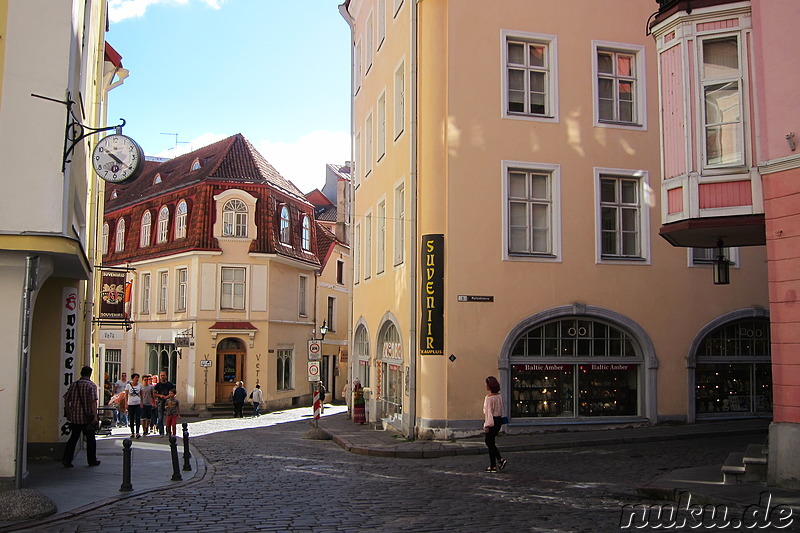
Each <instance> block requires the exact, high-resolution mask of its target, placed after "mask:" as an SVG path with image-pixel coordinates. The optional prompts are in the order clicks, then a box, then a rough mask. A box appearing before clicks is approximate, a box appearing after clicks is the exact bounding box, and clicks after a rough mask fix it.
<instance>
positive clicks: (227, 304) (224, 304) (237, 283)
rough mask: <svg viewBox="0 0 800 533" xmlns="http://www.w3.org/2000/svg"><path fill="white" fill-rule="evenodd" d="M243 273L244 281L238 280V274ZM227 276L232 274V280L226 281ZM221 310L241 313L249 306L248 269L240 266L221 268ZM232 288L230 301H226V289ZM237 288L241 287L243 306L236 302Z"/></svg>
mask: <svg viewBox="0 0 800 533" xmlns="http://www.w3.org/2000/svg"><path fill="white" fill-rule="evenodd" d="M239 273H241V274H242V275H243V279H241V280H239V279H236V274H239ZM226 274H232V275H233V277H232V278H231V279H225V275H226ZM219 280H220V285H219V308H220V309H222V310H232V311H241V310H244V309H245V308H246V306H247V268H246V267H240V266H221V267H220V271H219ZM226 286H229V287H230V301H226V297H225V287H226ZM236 287H241V290H242V292H241V304H239V302H237V301H236V296H237V295H236Z"/></svg>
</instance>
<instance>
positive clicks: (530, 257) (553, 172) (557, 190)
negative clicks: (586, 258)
mask: <svg viewBox="0 0 800 533" xmlns="http://www.w3.org/2000/svg"><path fill="white" fill-rule="evenodd" d="M513 171H520V172H526V173H529V172H536V173H542V174H547V175H548V176H549V184H548V185H549V189H550V198H549V204H550V251H549V253H533V252H530V253H523V252H513V253H512V252H509V247H510V244H511V234H510V233H511V232H510V227H509V222H510V216H511V210H510V209H509V202H510V199H509V194H510V191H509V174H510V173H511V172H513ZM500 181H501V183H502V201H503V204H502V210H501V213H502V217H503V218H502V221H503V223H502V230H503V238H502V240H501V242H502V258H503V261H534V262H550V263H552V262H561V253H562V244H561V232H562V222H561V165H553V164H548V163H535V162H530V161H503V162H502V180H500Z"/></svg>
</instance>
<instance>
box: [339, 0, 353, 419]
mask: <svg viewBox="0 0 800 533" xmlns="http://www.w3.org/2000/svg"><path fill="white" fill-rule="evenodd" d="M348 3H349V1H346V2H344V3H342V4H341V5H339V14H340V15H342V18H343V19H344V20H345V22H347V25H348V26H350V158H349V159H350V161H352V162H353V163H352V167H351V169H350V183H349V185H348V194H347V195H346V197H347V213H345V217H346V221H347V226H346V227H345V238H346V239H347V241H348V242H347V244H348V246H349V247H350V283H349V294H350V304H349V305H348V306H347V307H348V309H347V387H348V391H351V390H352V388H353V379H354V377H355V376H354V373H353V361H352V359H351V357H352V355H353V354H354V353H355V351H354V350H353V278H352V275H353V271H354V270H353V268H352V267H353V261H352V259H353V248H354V247H355V243H354V242H353V239H352V238H350V235H349V231H348V229H347V228H351V229H352V227H353V225H352V222H353V220H352V215H353V198H354V196H355V190H353V178H354V172H353V171H354V170H356V169H355V166H356V163H357V161H356V160H355V158H354V157H353V153H354V151H353V142H354V141H353V137H354V135H353V133H354V131H355V118H354V115H355V106H354V105H353V91H354V90H355V86H354V83H353V82H354V80H353V77H354V76H353V73H354V66H355V28H354V25H355V21H354V20H353V17H351V16H350V13H349V12H348V11H347V5H348ZM343 399H344V401H345V404H346V405H350V404H349V399H348V398H343ZM348 416H350V415H349V409H348Z"/></svg>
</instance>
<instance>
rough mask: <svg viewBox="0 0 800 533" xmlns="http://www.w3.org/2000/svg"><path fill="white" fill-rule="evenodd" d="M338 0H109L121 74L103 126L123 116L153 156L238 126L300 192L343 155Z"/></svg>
mask: <svg viewBox="0 0 800 533" xmlns="http://www.w3.org/2000/svg"><path fill="white" fill-rule="evenodd" d="M340 3H342V0H109V3H108V5H109V31H108V33H107V34H106V41H107V42H108V43H109V44H110V45H111V46H113V47H114V49H115V50H116V51H117V52H119V54H120V55H121V56H122V65H123V67H124V68H126V69H128V70H129V71H130V76H129V77H128V78H126V79H125V81H124V83H123V84H122V85H120V86H119V87H117V88H115V89H113V90H112V91H111V92H110V93H109V98H108V102H109V103H108V125H110V126H113V125H116V124H119V123H120V120H119V119H120V118H123V119H125V121H126V125H125V127H124V129H123V133H124V134H125V135H128V136H129V137H132V138H133V139H135V140H136V141H137V142H138V143H139V144H140V145H141V146H142V148H143V149H144V152H145V154H146V155H149V156H156V157H175V156H177V155H180V154H183V153H186V152H189V151H191V150H194V149H197V148H200V147H201V146H205V145H208V144H211V143H213V142H215V141H218V140H220V139H224V138H226V137H229V136H230V135H234V134H236V133H241V134H243V135H244V136H245V137H246V138H247V139H248V140H249V141H250V142H251V143H252V144H253V145H254V146H255V147H256V149H257V150H258V151H259V152H260V153H261V154H262V155H263V156H264V157H265V158H266V159H267V161H269V162H270V163H271V164H272V165H273V166H274V167H275V168H276V169H277V170H278V172H280V173H281V175H283V176H284V177H285V178H287V179H290V180H291V181H292V182H293V183H294V184H295V185H296V186H297V187H298V188H299V189H300V190H301V191H303V192H304V193H307V192H310V191H312V190H313V189H315V188H320V189H321V188H322V186H323V184H324V181H325V164H326V163H336V164H344V162H345V161H347V160H348V159H350V141H349V131H350V97H349V95H350V28H349V27H348V25H347V23H346V22H345V20H344V19H343V18H342V16H341V15H340V14H339V10H338V5H339V4H340ZM166 134H169V135H166ZM175 134H177V136H176V135H175Z"/></svg>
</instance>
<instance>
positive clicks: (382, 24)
mask: <svg viewBox="0 0 800 533" xmlns="http://www.w3.org/2000/svg"><path fill="white" fill-rule="evenodd" d="M388 1H389V0H378V50H380V49H381V46H382V45H383V41H385V40H386V2H388Z"/></svg>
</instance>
